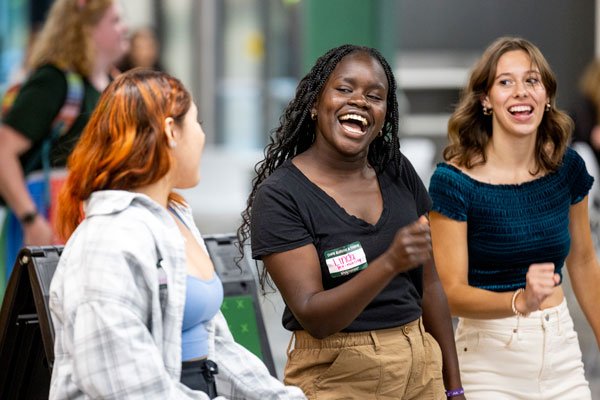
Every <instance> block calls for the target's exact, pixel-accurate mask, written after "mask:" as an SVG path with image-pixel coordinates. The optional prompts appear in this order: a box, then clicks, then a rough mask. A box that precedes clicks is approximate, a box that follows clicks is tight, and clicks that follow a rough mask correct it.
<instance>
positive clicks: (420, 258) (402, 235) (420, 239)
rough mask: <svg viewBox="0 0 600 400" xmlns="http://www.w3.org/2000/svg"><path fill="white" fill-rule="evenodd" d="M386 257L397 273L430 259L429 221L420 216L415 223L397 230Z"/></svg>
mask: <svg viewBox="0 0 600 400" xmlns="http://www.w3.org/2000/svg"><path fill="white" fill-rule="evenodd" d="M386 256H387V257H388V259H389V261H390V262H391V264H392V266H393V268H394V270H395V271H396V272H397V273H400V272H406V271H408V270H411V269H413V268H415V267H417V266H418V265H421V264H423V263H425V262H426V261H428V260H429V259H431V257H432V247H431V233H430V231H429V221H428V220H427V218H426V217H425V216H424V215H422V216H421V217H420V218H419V219H418V220H417V221H415V222H413V223H412V224H410V225H408V226H405V227H404V228H402V229H399V230H398V232H396V236H395V237H394V240H393V241H392V244H391V245H390V247H389V248H388V249H387V251H386Z"/></svg>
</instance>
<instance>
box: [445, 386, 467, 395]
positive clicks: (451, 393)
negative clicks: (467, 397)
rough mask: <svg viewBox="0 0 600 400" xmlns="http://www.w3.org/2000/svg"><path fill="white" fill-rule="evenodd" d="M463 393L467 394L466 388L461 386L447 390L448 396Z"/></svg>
mask: <svg viewBox="0 0 600 400" xmlns="http://www.w3.org/2000/svg"><path fill="white" fill-rule="evenodd" d="M461 394H465V389H463V388H460V389H452V390H446V397H454V396H460V395H461Z"/></svg>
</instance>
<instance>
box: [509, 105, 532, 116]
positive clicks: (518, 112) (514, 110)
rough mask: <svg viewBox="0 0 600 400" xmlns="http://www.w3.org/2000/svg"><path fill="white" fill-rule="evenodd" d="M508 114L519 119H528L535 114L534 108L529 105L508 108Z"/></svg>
mask: <svg viewBox="0 0 600 400" xmlns="http://www.w3.org/2000/svg"><path fill="white" fill-rule="evenodd" d="M508 112H509V113H511V114H512V115H514V116H517V117H526V116H529V115H531V113H533V107H531V106H528V105H519V106H512V107H509V108H508Z"/></svg>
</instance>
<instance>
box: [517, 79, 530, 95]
mask: <svg viewBox="0 0 600 400" xmlns="http://www.w3.org/2000/svg"><path fill="white" fill-rule="evenodd" d="M515 97H527V88H526V87H525V84H524V83H523V82H520V81H517V83H516V84H515Z"/></svg>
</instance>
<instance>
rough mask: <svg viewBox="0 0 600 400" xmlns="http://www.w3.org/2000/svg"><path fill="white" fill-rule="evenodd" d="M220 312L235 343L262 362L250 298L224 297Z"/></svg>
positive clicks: (254, 315) (260, 347)
mask: <svg viewBox="0 0 600 400" xmlns="http://www.w3.org/2000/svg"><path fill="white" fill-rule="evenodd" d="M221 311H222V312H223V315H225V319H227V324H228V325H229V330H230V331H231V333H232V334H233V338H234V339H235V341H236V342H237V343H239V344H241V345H242V346H244V347H245V348H247V349H248V350H250V351H251V352H252V353H254V355H256V356H257V357H258V358H260V359H261V360H262V359H263V356H262V346H261V344H260V336H259V333H258V327H257V324H256V314H255V312H254V304H253V303H252V297H251V296H232V297H225V298H224V299H223V305H222V306H221Z"/></svg>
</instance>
